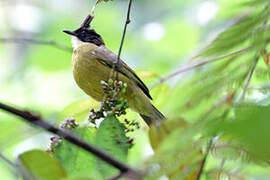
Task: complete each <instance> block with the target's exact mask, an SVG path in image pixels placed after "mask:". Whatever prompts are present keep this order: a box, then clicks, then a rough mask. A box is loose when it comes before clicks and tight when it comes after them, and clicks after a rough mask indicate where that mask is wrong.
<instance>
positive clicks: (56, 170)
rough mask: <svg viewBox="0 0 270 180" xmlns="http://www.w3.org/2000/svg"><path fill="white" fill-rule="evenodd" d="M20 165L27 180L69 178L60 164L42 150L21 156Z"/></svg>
mask: <svg viewBox="0 0 270 180" xmlns="http://www.w3.org/2000/svg"><path fill="white" fill-rule="evenodd" d="M19 163H20V164H21V165H22V168H23V170H24V172H25V173H26V174H25V175H26V179H39V180H59V179H61V178H65V177H66V176H67V175H66V172H65V170H64V169H63V168H62V166H61V164H60V162H59V161H58V160H57V159H56V158H54V157H53V156H52V155H50V154H49V153H47V152H45V151H42V150H31V151H27V152H25V153H23V154H21V155H20V156H19Z"/></svg>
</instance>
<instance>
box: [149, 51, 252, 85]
mask: <svg viewBox="0 0 270 180" xmlns="http://www.w3.org/2000/svg"><path fill="white" fill-rule="evenodd" d="M249 48H250V47H247V48H243V49H240V50H237V51H234V52H231V53H229V54H225V55H223V56H218V57H213V58H209V59H206V60H201V61H197V62H195V63H192V64H188V65H186V66H184V67H182V68H180V69H179V70H177V71H175V72H173V73H171V74H168V75H167V76H164V77H162V78H160V79H158V80H157V81H156V82H155V83H154V84H152V85H151V87H150V89H151V88H154V87H155V86H156V85H158V84H161V83H163V82H165V81H167V80H169V79H171V78H173V77H175V76H177V75H179V74H181V73H183V72H186V71H189V70H192V69H194V68H196V67H199V66H202V65H205V64H208V63H212V62H215V61H218V60H221V59H224V58H226V57H229V56H232V55H237V54H240V53H243V52H245V51H247V50H248V49H249Z"/></svg>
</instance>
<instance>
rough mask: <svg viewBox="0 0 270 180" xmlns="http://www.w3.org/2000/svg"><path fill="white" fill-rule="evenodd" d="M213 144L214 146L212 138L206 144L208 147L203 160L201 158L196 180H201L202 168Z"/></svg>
mask: <svg viewBox="0 0 270 180" xmlns="http://www.w3.org/2000/svg"><path fill="white" fill-rule="evenodd" d="M213 144H214V138H212V139H211V140H210V142H209V143H208V146H207V149H206V152H205V156H204V158H203V160H202V163H201V167H200V170H199V172H198V175H197V177H196V180H200V179H201V175H202V173H203V169H204V166H205V164H206V160H207V157H208V155H209V152H210V150H211V148H212V146H213Z"/></svg>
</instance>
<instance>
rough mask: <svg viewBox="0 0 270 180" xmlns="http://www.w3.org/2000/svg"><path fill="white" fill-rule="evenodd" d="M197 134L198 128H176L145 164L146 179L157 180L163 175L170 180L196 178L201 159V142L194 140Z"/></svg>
mask: <svg viewBox="0 0 270 180" xmlns="http://www.w3.org/2000/svg"><path fill="white" fill-rule="evenodd" d="M160 127H161V125H160ZM198 133H199V131H198V127H197V128H195V127H194V126H190V127H189V128H185V129H183V128H181V127H180V126H178V128H175V129H174V131H171V132H170V133H169V134H168V135H167V136H166V137H165V138H164V139H163V140H162V143H161V144H160V145H159V147H158V148H157V149H156V151H155V154H154V155H153V156H152V157H151V158H150V159H149V160H148V161H147V162H146V163H145V164H148V166H147V167H146V168H148V170H149V171H150V173H149V174H148V175H147V178H148V179H158V178H159V177H161V176H163V175H164V174H166V175H168V176H170V177H171V179H189V178H192V177H193V176H196V174H197V172H198V169H199V168H200V162H201V161H202V158H203V154H202V153H201V149H202V143H203V141H202V140H196V139H195V138H194V137H195V136H196V135H198ZM153 164H154V165H153ZM156 164H157V165H159V168H157V166H156Z"/></svg>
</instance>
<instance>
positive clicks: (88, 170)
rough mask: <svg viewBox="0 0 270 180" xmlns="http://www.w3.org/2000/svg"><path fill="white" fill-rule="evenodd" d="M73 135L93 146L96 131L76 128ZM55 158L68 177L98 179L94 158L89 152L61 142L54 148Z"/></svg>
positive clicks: (64, 141)
mask: <svg viewBox="0 0 270 180" xmlns="http://www.w3.org/2000/svg"><path fill="white" fill-rule="evenodd" d="M73 133H74V134H76V135H77V136H78V137H80V138H82V139H83V140H85V141H86V142H89V143H91V144H94V142H95V136H96V129H95V128H93V127H78V128H75V129H74V130H73ZM54 155H55V157H57V158H58V159H59V160H60V162H61V164H62V165H63V167H64V168H65V170H66V171H67V173H68V175H69V176H70V177H74V178H85V177H93V176H95V177H96V179H100V178H99V177H100V175H99V174H98V172H96V170H95V161H96V158H95V157H94V156H93V155H92V154H91V153H89V152H86V151H85V150H83V149H81V148H79V147H77V146H75V145H73V144H71V143H69V142H67V141H66V140H62V141H61V142H60V144H59V145H57V146H56V149H55V152H54Z"/></svg>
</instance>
